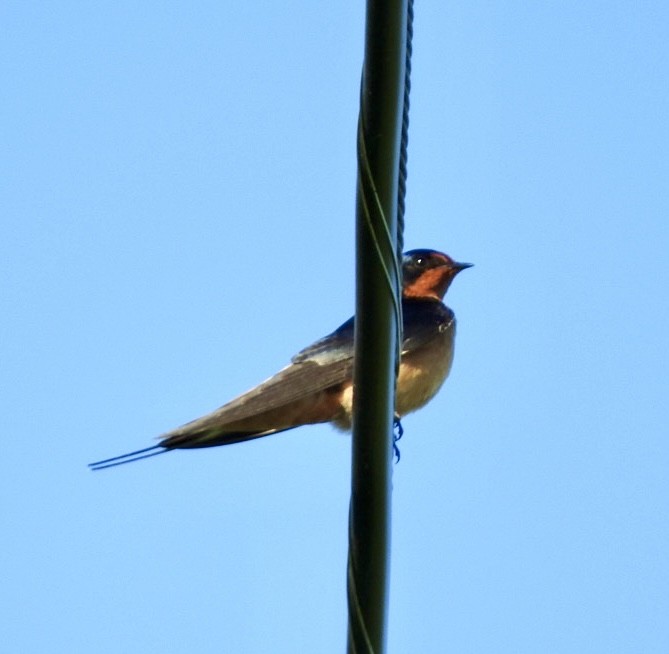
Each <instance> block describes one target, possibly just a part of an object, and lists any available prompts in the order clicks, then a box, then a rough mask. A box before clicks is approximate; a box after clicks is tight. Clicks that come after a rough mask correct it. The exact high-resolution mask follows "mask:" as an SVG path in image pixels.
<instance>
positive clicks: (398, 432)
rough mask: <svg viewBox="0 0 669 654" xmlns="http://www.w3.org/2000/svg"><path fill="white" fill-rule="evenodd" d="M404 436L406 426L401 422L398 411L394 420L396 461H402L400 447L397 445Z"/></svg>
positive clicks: (394, 452)
mask: <svg viewBox="0 0 669 654" xmlns="http://www.w3.org/2000/svg"><path fill="white" fill-rule="evenodd" d="M402 436H404V427H402V423H401V422H400V417H399V415H398V414H397V413H396V414H395V419H394V420H393V454H394V455H395V463H399V462H400V448H399V447H397V442H398V441H399V440H400V439H401V438H402Z"/></svg>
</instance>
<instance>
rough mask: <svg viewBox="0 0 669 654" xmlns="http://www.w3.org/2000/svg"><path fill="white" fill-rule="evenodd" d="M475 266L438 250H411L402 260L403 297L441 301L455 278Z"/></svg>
mask: <svg viewBox="0 0 669 654" xmlns="http://www.w3.org/2000/svg"><path fill="white" fill-rule="evenodd" d="M473 265H474V264H472V263H459V262H457V261H453V259H451V257H449V256H448V255H447V254H444V253H443V252H437V251H436V250H409V252H405V253H404V257H403V259H402V297H405V298H434V299H437V300H441V299H443V297H444V295H445V294H446V291H447V290H448V287H449V286H450V284H451V282H452V281H453V278H454V277H455V276H456V275H457V274H458V273H459V272H460V271H461V270H464V269H465V268H471V267H472V266H473Z"/></svg>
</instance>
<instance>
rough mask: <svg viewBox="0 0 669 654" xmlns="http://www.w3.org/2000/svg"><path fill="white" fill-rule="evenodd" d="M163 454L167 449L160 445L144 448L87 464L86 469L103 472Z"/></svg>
mask: <svg viewBox="0 0 669 654" xmlns="http://www.w3.org/2000/svg"><path fill="white" fill-rule="evenodd" d="M149 452H150V454H149ZM165 452H169V449H168V448H166V447H163V446H162V445H153V446H152V447H145V448H144V449H143V450H136V451H135V452H128V453H127V454H121V455H120V456H113V457H111V459H103V460H102V461H96V462H95V463H89V464H88V467H89V468H90V469H91V470H104V469H105V468H113V467H115V466H121V465H123V464H124V463H132V462H133V461H139V460H140V459H148V458H149V457H150V456H156V455H158V454H164V453H165Z"/></svg>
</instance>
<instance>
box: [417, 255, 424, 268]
mask: <svg viewBox="0 0 669 654" xmlns="http://www.w3.org/2000/svg"><path fill="white" fill-rule="evenodd" d="M426 262H427V260H426V259H424V258H423V257H418V258H417V259H416V265H417V266H418V267H420V268H422V267H423V266H425V264H426Z"/></svg>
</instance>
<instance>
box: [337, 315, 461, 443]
mask: <svg viewBox="0 0 669 654" xmlns="http://www.w3.org/2000/svg"><path fill="white" fill-rule="evenodd" d="M454 341H455V319H453V318H451V319H450V320H449V321H448V322H447V323H443V325H442V327H441V328H440V329H439V331H438V332H437V333H435V335H434V338H432V339H430V340H429V341H428V342H426V343H424V344H423V345H422V346H421V347H419V348H416V349H415V350H412V351H411V352H407V353H405V354H403V356H402V361H401V363H400V370H399V375H398V376H397V395H396V399H395V411H396V412H397V413H398V414H399V415H400V416H405V415H406V414H407V413H411V412H412V411H416V409H420V408H421V407H422V406H424V405H425V404H427V403H428V402H429V401H430V400H431V399H432V398H433V397H434V396H435V395H436V393H437V391H438V390H439V389H440V388H441V385H442V384H443V383H444V381H445V379H446V377H448V373H449V372H450V370H451V365H452V363H453V345H454ZM339 392H340V395H339V402H340V407H341V408H340V411H339V413H338V415H337V416H336V417H335V418H334V419H333V423H334V424H335V426H337V427H339V428H340V429H346V430H348V429H351V423H352V416H353V385H352V384H351V383H350V382H349V383H347V384H343V385H342V387H341V390H340V391H339Z"/></svg>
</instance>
